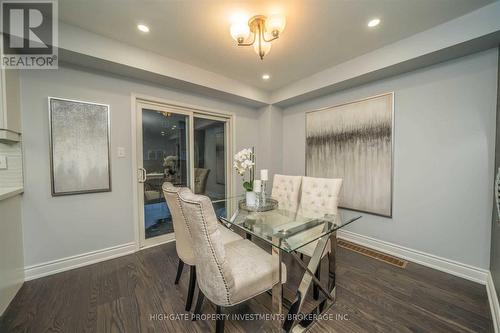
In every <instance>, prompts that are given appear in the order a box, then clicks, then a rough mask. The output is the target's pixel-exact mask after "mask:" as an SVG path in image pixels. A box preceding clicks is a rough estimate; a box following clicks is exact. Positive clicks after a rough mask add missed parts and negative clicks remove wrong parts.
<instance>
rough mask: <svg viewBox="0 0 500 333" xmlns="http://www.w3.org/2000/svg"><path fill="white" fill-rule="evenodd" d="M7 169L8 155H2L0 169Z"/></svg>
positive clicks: (0, 156)
mask: <svg viewBox="0 0 500 333" xmlns="http://www.w3.org/2000/svg"><path fill="white" fill-rule="evenodd" d="M6 169H7V156H5V155H0V170H6Z"/></svg>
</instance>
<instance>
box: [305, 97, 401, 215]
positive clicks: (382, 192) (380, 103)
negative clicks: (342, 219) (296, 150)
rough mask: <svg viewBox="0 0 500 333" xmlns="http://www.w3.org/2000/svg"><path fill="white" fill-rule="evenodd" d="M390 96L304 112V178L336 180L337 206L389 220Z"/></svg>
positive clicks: (390, 184)
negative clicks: (339, 189)
mask: <svg viewBox="0 0 500 333" xmlns="http://www.w3.org/2000/svg"><path fill="white" fill-rule="evenodd" d="M393 100H394V94H393V93H388V94H384V95H379V96H374V97H370V98H366V99H363V100H360V101H355V102H352V103H347V104H342V105H338V106H334V107H329V108H326V109H322V110H317V111H312V112H308V113H306V175H308V176H311V177H324V178H342V179H343V185H342V192H341V199H340V203H339V207H341V208H345V209H351V210H356V211H362V212H366V213H372V214H377V215H382V216H388V217H391V216H392V167H393V163H392V158H393V156H392V154H393V113H394V112H393Z"/></svg>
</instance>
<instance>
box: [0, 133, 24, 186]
mask: <svg viewBox="0 0 500 333" xmlns="http://www.w3.org/2000/svg"><path fill="white" fill-rule="evenodd" d="M0 156H6V157H7V169H6V170H2V169H0V188H5V187H22V186H23V153H22V145H21V143H20V142H18V143H13V144H6V143H2V142H0Z"/></svg>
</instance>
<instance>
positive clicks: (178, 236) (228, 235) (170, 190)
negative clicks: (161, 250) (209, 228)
mask: <svg viewBox="0 0 500 333" xmlns="http://www.w3.org/2000/svg"><path fill="white" fill-rule="evenodd" d="M162 189H163V195H164V196H165V200H166V204H167V206H168V209H169V210H170V213H171V214H172V222H173V225H174V233H175V249H176V250H177V255H178V256H179V265H178V267H177V275H176V277H175V284H178V283H179V279H180V278H181V275H182V270H183V268H184V264H187V265H188V266H189V288H188V297H187V300H186V311H189V310H190V309H191V305H192V301H193V295H194V289H195V285H196V266H195V253H194V250H193V241H192V240H191V235H190V234H189V229H188V224H187V221H186V218H185V216H184V214H183V213H182V209H181V204H180V199H179V191H180V190H181V189H184V190H186V191H189V192H190V191H191V190H189V189H188V188H182V187H174V186H173V185H172V183H169V182H165V183H163V186H162ZM217 228H218V229H219V231H220V234H221V239H222V242H223V243H231V242H235V241H240V240H243V238H242V237H240V236H239V235H238V234H236V233H234V232H232V231H231V230H229V229H227V228H226V227H224V226H223V225H221V224H219V223H217Z"/></svg>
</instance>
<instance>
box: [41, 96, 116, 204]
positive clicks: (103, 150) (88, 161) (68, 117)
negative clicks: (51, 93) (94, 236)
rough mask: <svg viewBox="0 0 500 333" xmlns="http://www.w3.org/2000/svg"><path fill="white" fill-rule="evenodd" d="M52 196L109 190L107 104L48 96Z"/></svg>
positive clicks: (108, 120)
mask: <svg viewBox="0 0 500 333" xmlns="http://www.w3.org/2000/svg"><path fill="white" fill-rule="evenodd" d="M49 126H50V135H49V139H50V161H51V187H52V196H61V195H71V194H83V193H95V192H109V191H111V167H110V113H109V105H105V104H97V103H90V102H82V101H75V100H69V99H63V98H55V97H49Z"/></svg>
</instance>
